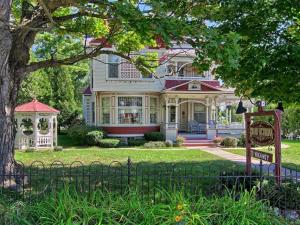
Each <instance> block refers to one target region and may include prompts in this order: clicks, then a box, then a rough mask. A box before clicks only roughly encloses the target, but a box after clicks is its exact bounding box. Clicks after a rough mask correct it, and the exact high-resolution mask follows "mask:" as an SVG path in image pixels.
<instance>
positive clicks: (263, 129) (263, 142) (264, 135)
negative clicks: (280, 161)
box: [250, 121, 275, 146]
mask: <svg viewBox="0 0 300 225" xmlns="http://www.w3.org/2000/svg"><path fill="white" fill-rule="evenodd" d="M250 140H251V142H252V143H253V144H256V145H259V146H268V145H272V144H274V140H275V131H274V128H273V126H272V125H271V124H270V123H268V122H265V121H257V122H254V123H252V124H251V125H250Z"/></svg>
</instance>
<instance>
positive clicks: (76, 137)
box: [67, 124, 99, 145]
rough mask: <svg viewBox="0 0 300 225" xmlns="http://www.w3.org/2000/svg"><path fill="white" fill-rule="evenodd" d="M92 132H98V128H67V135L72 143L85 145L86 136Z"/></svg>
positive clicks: (81, 126) (78, 126)
mask: <svg viewBox="0 0 300 225" xmlns="http://www.w3.org/2000/svg"><path fill="white" fill-rule="evenodd" d="M92 131H99V128H96V127H92V126H87V125H82V124H79V125H74V126H71V127H69V129H68V131H67V133H68V136H69V137H70V138H71V139H72V140H73V141H74V142H76V143H78V144H81V145H85V144H87V138H86V136H87V134H88V133H89V132H92Z"/></svg>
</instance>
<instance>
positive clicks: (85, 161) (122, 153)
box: [16, 136, 244, 195]
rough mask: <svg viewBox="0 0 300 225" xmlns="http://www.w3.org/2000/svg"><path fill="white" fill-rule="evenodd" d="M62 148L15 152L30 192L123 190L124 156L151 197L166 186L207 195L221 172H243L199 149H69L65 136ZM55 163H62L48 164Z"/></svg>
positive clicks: (138, 185)
mask: <svg viewBox="0 0 300 225" xmlns="http://www.w3.org/2000/svg"><path fill="white" fill-rule="evenodd" d="M60 145H63V146H64V150H63V151H59V152H57V151H53V150H37V151H34V152H25V151H17V153H16V159H17V160H18V161H21V162H22V163H23V164H24V165H25V173H26V174H29V178H30V183H31V184H32V186H33V190H34V193H39V192H41V190H44V189H45V188H46V186H49V187H51V188H53V189H59V187H63V186H64V185H63V183H69V184H70V185H74V186H75V187H78V188H83V189H87V188H91V189H97V187H99V188H102V189H103V188H104V189H105V188H108V189H118V190H119V189H121V191H122V189H123V190H124V188H125V185H124V184H126V183H127V182H128V181H127V178H128V167H127V164H126V162H127V160H128V157H130V159H131V160H132V164H131V167H130V173H131V176H130V179H131V181H132V183H133V185H135V186H136V188H140V189H141V190H143V191H144V192H145V193H147V194H148V195H149V193H152V194H155V189H154V188H153V187H158V186H161V187H163V188H170V185H173V187H175V186H176V185H177V186H178V187H181V188H183V187H185V188H186V189H187V190H194V191H196V189H202V190H203V191H207V192H210V191H211V190H212V189H213V188H215V189H217V188H218V184H219V178H218V175H219V174H220V173H221V172H225V171H236V170H241V169H242V170H244V169H243V167H242V166H241V165H238V164H235V163H233V162H231V161H229V160H225V159H223V158H220V157H217V156H215V155H212V154H209V153H206V152H203V151H200V150H189V149H185V148H166V149H145V148H143V147H135V148H124V147H122V148H112V149H107V148H100V147H79V146H72V142H71V141H70V140H68V138H67V136H64V137H60ZM54 161H60V162H62V163H63V164H64V165H63V166H62V165H61V164H59V163H56V164H55V165H52V166H51V163H53V162H54ZM114 161H118V162H120V163H121V164H120V163H118V162H114ZM39 162H41V163H39ZM73 162H74V163H73ZM94 162H97V163H94ZM112 162H114V163H112ZM32 163H34V164H32ZM157 185H158V186H157ZM174 185H175V186H174Z"/></svg>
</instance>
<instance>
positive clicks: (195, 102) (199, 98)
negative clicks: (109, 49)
mask: <svg viewBox="0 0 300 225" xmlns="http://www.w3.org/2000/svg"><path fill="white" fill-rule="evenodd" d="M163 98H164V105H163V107H162V109H163V110H162V114H163V115H162V118H163V121H164V123H162V126H161V131H162V132H164V133H165V135H166V140H172V141H175V140H176V137H177V136H178V135H181V136H188V137H189V136H193V137H194V138H199V139H203V138H205V139H210V140H212V139H214V138H215V137H217V136H240V135H241V133H243V132H244V118H243V116H242V115H236V114H235V113H234V112H235V109H236V106H237V104H238V99H237V98H236V97H234V98H230V96H226V95H225V96H222V95H221V96H220V95H203V94H180V95H172V94H165V95H164V96H163Z"/></svg>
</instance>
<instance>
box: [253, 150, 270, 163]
mask: <svg viewBox="0 0 300 225" xmlns="http://www.w3.org/2000/svg"><path fill="white" fill-rule="evenodd" d="M251 155H252V157H254V158H257V159H261V160H264V161H268V162H273V154H271V153H267V152H262V151H258V150H256V149H251Z"/></svg>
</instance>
